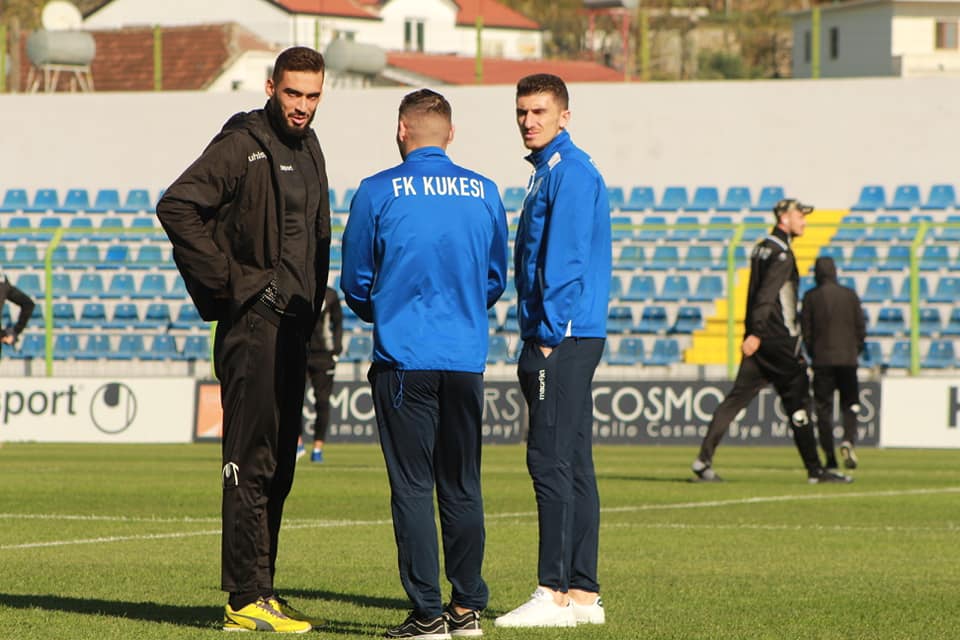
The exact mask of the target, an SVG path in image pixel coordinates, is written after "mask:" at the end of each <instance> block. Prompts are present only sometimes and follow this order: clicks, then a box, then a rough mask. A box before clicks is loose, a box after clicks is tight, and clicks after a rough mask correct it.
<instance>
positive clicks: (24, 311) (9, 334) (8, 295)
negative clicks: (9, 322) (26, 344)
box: [0, 273, 34, 351]
mask: <svg viewBox="0 0 960 640" xmlns="http://www.w3.org/2000/svg"><path fill="white" fill-rule="evenodd" d="M8 300H9V301H10V302H12V303H13V304H15V305H17V306H18V307H20V313H19V314H18V315H17V321H16V322H15V323H14V324H13V326H10V327H0V351H2V349H3V347H2V345H5V344H9V345H12V344H14V343H15V342H16V341H17V338H19V337H20V334H21V333H22V332H23V329H24V327H26V326H27V322H29V321H30V316H31V315H33V308H34V304H33V300H32V299H31V298H30V296H28V295H27V294H25V293H24V292H23V291H21V290H20V289H17V288H16V287H15V286H13V285H12V284H10V281H9V280H8V279H7V277H6V275H4V274H2V273H0V311H2V310H3V305H4V304H5V303H6V302H7V301H8Z"/></svg>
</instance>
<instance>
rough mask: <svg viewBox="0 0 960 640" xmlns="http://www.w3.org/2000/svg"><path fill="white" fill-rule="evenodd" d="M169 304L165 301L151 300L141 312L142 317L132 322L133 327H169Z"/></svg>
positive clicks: (164, 328) (165, 328)
mask: <svg viewBox="0 0 960 640" xmlns="http://www.w3.org/2000/svg"><path fill="white" fill-rule="evenodd" d="M171 321H172V319H171V317H170V305H169V304H167V303H166V302H151V303H150V304H148V305H147V310H146V311H145V312H144V313H143V318H142V319H141V320H140V321H139V322H135V323H134V324H133V328H134V329H163V330H164V331H166V330H167V329H169V328H170V323H171Z"/></svg>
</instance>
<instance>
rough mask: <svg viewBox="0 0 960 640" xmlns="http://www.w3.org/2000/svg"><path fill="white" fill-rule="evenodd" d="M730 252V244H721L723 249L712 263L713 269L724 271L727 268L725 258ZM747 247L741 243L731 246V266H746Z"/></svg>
mask: <svg viewBox="0 0 960 640" xmlns="http://www.w3.org/2000/svg"><path fill="white" fill-rule="evenodd" d="M729 254H730V245H728V244H725V245H723V249H722V250H721V251H720V257H719V258H718V259H717V261H716V262H715V263H714V265H713V270H714V271H726V270H727V259H728V258H729ZM747 262H748V260H747V249H746V247H744V246H743V245H742V244H738V245H737V246H736V247H734V248H733V266H734V268H735V269H739V268H740V267H745V266H747Z"/></svg>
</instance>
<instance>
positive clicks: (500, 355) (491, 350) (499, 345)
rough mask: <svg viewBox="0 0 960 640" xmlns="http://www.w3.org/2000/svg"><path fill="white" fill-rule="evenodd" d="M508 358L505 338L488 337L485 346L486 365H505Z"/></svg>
mask: <svg viewBox="0 0 960 640" xmlns="http://www.w3.org/2000/svg"><path fill="white" fill-rule="evenodd" d="M509 358H510V354H509V349H508V345H507V338H506V337H505V336H502V335H492V336H490V337H489V338H488V344H487V364H499V363H505V362H507V360H509Z"/></svg>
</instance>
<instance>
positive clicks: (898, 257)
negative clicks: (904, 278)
mask: <svg viewBox="0 0 960 640" xmlns="http://www.w3.org/2000/svg"><path fill="white" fill-rule="evenodd" d="M878 269H879V270H880V271H897V272H903V271H909V270H910V247H909V246H907V245H893V246H892V247H889V248H888V249H887V256H886V258H884V259H883V260H882V261H881V262H880V264H879V265H878Z"/></svg>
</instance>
